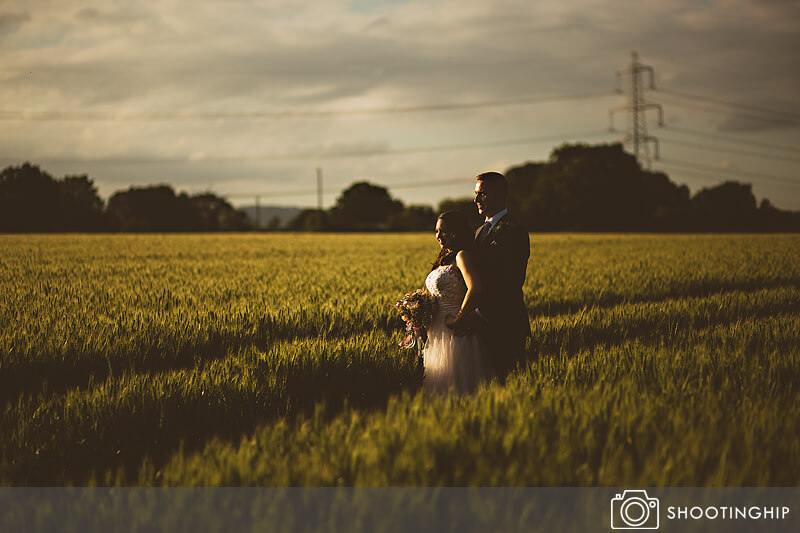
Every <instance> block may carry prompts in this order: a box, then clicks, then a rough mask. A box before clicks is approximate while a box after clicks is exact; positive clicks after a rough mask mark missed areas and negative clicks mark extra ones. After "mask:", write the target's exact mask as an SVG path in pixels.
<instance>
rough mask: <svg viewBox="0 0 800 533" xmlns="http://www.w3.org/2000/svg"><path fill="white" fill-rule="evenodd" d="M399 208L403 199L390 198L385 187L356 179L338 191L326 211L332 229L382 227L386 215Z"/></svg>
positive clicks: (387, 217) (371, 228) (398, 210)
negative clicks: (333, 202)
mask: <svg viewBox="0 0 800 533" xmlns="http://www.w3.org/2000/svg"><path fill="white" fill-rule="evenodd" d="M402 210H403V203H402V202H400V201H399V200H395V199H393V198H392V197H391V195H389V191H388V190H387V189H386V187H381V186H378V185H373V184H371V183H368V182H366V181H360V182H357V183H354V184H352V185H351V186H350V187H348V188H347V190H345V191H344V192H342V194H341V196H339V198H338V199H337V200H336V205H335V206H334V207H333V208H332V209H331V210H330V215H331V221H332V223H333V226H334V228H335V229H339V230H345V231H351V230H361V231H363V230H376V229H384V228H385V227H386V223H387V222H388V220H389V218H390V217H391V216H392V215H396V214H398V213H400V212H401V211H402Z"/></svg>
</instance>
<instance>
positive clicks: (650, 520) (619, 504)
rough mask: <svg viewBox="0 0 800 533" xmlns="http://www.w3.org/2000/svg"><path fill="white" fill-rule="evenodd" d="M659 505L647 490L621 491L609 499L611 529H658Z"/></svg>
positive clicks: (656, 499)
mask: <svg viewBox="0 0 800 533" xmlns="http://www.w3.org/2000/svg"><path fill="white" fill-rule="evenodd" d="M659 507H660V504H659V501H658V498H649V497H648V496H647V491H644V490H626V491H623V492H622V494H617V495H616V496H614V497H613V498H612V499H611V529H658V525H659V523H658V520H659Z"/></svg>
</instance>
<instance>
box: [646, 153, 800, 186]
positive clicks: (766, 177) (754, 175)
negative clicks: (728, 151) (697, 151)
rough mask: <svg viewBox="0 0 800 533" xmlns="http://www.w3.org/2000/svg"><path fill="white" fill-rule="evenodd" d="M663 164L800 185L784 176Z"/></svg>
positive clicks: (668, 160)
mask: <svg viewBox="0 0 800 533" xmlns="http://www.w3.org/2000/svg"><path fill="white" fill-rule="evenodd" d="M662 162H664V163H665V164H670V165H677V166H683V167H687V168H691V169H695V170H701V171H707V172H716V173H720V174H734V175H737V176H742V177H746V178H756V179H764V180H769V181H775V182H779V183H789V184H791V185H800V181H798V180H797V179H792V178H785V177H782V176H773V175H771V174H762V173H756V172H742V171H741V170H734V169H730V168H726V169H720V168H715V167H711V166H708V165H698V164H695V163H685V162H683V161H676V160H674V159H662Z"/></svg>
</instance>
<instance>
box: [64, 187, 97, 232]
mask: <svg viewBox="0 0 800 533" xmlns="http://www.w3.org/2000/svg"><path fill="white" fill-rule="evenodd" d="M58 188H59V202H60V215H61V219H62V223H61V229H63V230H65V231H102V230H105V229H108V224H107V221H106V214H105V210H104V205H103V200H102V199H101V198H100V196H98V194H97V187H95V185H94V182H93V181H92V180H91V179H89V177H88V176H86V175H85V174H84V175H81V176H65V177H64V178H63V179H61V180H59V181H58Z"/></svg>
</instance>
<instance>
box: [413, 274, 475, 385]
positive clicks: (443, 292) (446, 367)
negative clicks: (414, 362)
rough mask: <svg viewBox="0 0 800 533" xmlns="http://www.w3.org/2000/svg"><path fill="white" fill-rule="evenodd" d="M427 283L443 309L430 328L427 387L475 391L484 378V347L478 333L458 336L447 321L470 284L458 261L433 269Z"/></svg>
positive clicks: (426, 285)
mask: <svg viewBox="0 0 800 533" xmlns="http://www.w3.org/2000/svg"><path fill="white" fill-rule="evenodd" d="M425 287H427V289H428V291H430V293H431V294H433V295H434V296H436V298H437V299H438V302H439V311H438V312H437V313H436V316H434V317H433V321H432V322H431V325H430V327H429V328H428V342H427V343H426V344H425V349H424V351H423V353H422V357H423V362H424V366H425V379H424V381H423V384H424V385H423V386H424V388H425V390H429V391H434V392H446V391H448V390H450V389H452V390H454V391H455V392H457V393H460V394H469V393H471V392H473V391H474V390H475V389H476V387H477V386H478V384H479V383H480V382H481V381H483V379H484V371H483V360H482V353H483V352H482V347H481V342H480V341H479V339H478V336H477V335H475V334H469V335H464V336H463V337H458V336H456V335H455V334H454V333H453V330H451V329H450V328H448V327H447V326H446V325H445V323H444V321H445V318H447V316H448V315H453V316H455V315H456V314H457V313H458V310H459V309H460V308H461V304H462V302H463V301H464V295H465V294H466V293H467V285H466V283H464V278H463V277H462V275H461V271H460V270H459V269H458V267H457V266H456V265H448V266H441V267H439V268H437V269H435V270H432V271H431V273H430V274H428V277H427V278H426V279H425Z"/></svg>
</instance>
